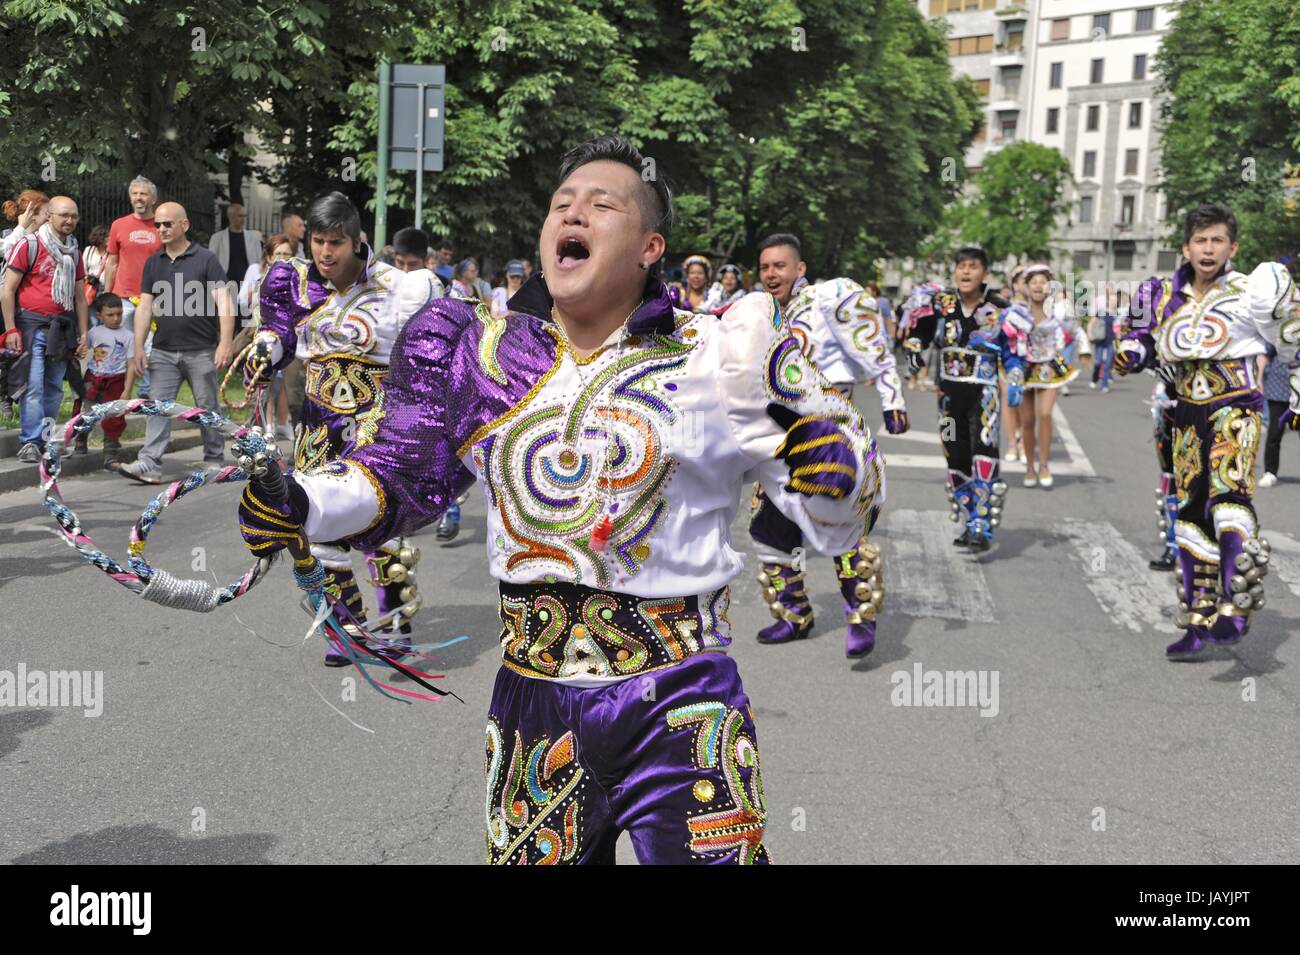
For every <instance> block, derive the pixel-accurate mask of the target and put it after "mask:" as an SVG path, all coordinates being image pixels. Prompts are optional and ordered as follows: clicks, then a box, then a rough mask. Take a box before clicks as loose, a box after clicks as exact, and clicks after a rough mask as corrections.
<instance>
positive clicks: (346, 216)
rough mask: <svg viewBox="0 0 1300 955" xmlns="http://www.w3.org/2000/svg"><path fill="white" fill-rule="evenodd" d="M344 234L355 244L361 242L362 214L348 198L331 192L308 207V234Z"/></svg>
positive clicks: (317, 198) (318, 197) (313, 201)
mask: <svg viewBox="0 0 1300 955" xmlns="http://www.w3.org/2000/svg"><path fill="white" fill-rule="evenodd" d="M317 232H320V233H326V232H342V233H343V234H344V235H345V236H347V237H348V238H349V239H351V240H352V241H353V242H357V243H360V241H361V214H360V213H359V212H357V207H356V206H354V205H353V204H352V202H351V201H350V200H349V199H348V197H347V196H345V195H343V193H341V192H330V193H327V194H325V195H323V196H317V197H316V198H315V199H313V200H312V203H311V205H310V206H308V207H307V233H308V235H314V234H315V233H317Z"/></svg>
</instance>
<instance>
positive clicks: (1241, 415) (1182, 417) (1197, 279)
mask: <svg viewBox="0 0 1300 955" xmlns="http://www.w3.org/2000/svg"><path fill="white" fill-rule="evenodd" d="M1236 253H1237V220H1236V217H1235V216H1234V215H1233V214H1232V210H1230V209H1228V208H1227V207H1226V206H1219V205H1203V206H1198V207H1197V208H1196V209H1193V210H1192V211H1191V212H1190V213H1189V214H1188V216H1187V219H1186V221H1185V223H1184V226H1183V257H1184V258H1185V259H1186V262H1185V263H1184V264H1183V266H1182V267H1181V268H1180V269H1179V270H1178V271H1177V272H1176V273H1175V274H1174V276H1173V277H1172V278H1169V279H1160V278H1158V277H1152V278H1150V279H1147V280H1146V281H1145V282H1144V283H1142V285H1141V286H1140V287H1139V289H1138V292H1137V294H1136V295H1135V296H1134V297H1133V303H1132V306H1131V308H1130V313H1129V325H1130V328H1131V329H1132V331H1130V332H1129V333H1128V334H1127V335H1125V336H1124V338H1123V340H1122V341H1121V342H1120V345H1119V349H1118V354H1117V356H1116V360H1115V370H1116V371H1118V372H1119V373H1120V374H1121V375H1126V374H1128V373H1129V372H1132V371H1137V370H1139V369H1143V368H1152V367H1155V366H1156V364H1157V363H1159V362H1163V363H1164V364H1165V365H1167V366H1171V370H1172V375H1173V382H1174V391H1175V392H1176V395H1177V399H1178V404H1177V406H1176V407H1175V409H1174V441H1173V470H1174V481H1175V485H1176V491H1177V495H1178V521H1177V527H1176V536H1177V540H1178V561H1179V590H1180V596H1181V599H1182V604H1181V613H1180V615H1179V626H1180V627H1183V628H1184V631H1185V632H1184V634H1183V636H1182V637H1181V638H1180V639H1178V640H1177V641H1175V642H1174V643H1172V644H1170V645H1169V646H1168V647H1167V648H1166V650H1165V653H1166V655H1167V656H1168V657H1169V658H1170V659H1189V658H1195V657H1197V656H1198V655H1200V654H1201V653H1202V651H1204V650H1205V649H1206V648H1207V647H1210V646H1212V645H1214V644H1221V645H1222V644H1233V643H1236V642H1237V641H1238V640H1240V639H1241V638H1242V637H1243V636H1244V635H1245V634H1246V631H1247V629H1248V628H1249V626H1250V615H1251V613H1252V612H1253V611H1254V610H1257V609H1259V608H1260V607H1262V606H1263V605H1264V585H1263V577H1264V575H1265V574H1266V573H1267V571H1268V558H1269V547H1268V541H1266V540H1264V539H1263V538H1261V537H1260V536H1259V522H1258V520H1257V518H1256V516H1255V508H1254V505H1253V504H1252V502H1251V495H1252V494H1253V493H1254V490H1255V457H1256V454H1257V452H1258V450H1259V436H1260V435H1259V432H1260V425H1261V411H1262V408H1263V395H1262V394H1261V392H1260V388H1259V382H1258V380H1257V373H1256V368H1255V358H1256V356H1258V355H1263V354H1264V353H1265V352H1266V351H1267V349H1268V346H1269V344H1270V343H1272V344H1276V343H1277V341H1278V340H1279V339H1281V340H1282V341H1290V340H1292V339H1296V340H1300V306H1298V305H1297V301H1296V291H1295V284H1294V282H1293V281H1292V279H1291V276H1290V274H1289V273H1288V272H1287V270H1286V269H1285V268H1284V267H1283V266H1282V265H1280V264H1278V263H1276V262H1265V263H1263V264H1261V265H1260V266H1259V267H1258V268H1256V269H1255V271H1254V272H1253V273H1252V274H1251V275H1250V276H1246V275H1245V274H1243V273H1241V272H1236V271H1233V270H1232V262H1231V260H1232V256H1234V255H1235V254H1236ZM1292 411H1293V412H1294V409H1292Z"/></svg>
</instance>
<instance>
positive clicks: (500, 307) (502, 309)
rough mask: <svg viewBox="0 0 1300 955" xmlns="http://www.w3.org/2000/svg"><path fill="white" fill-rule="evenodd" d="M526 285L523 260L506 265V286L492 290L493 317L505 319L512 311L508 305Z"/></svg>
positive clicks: (515, 260)
mask: <svg viewBox="0 0 1300 955" xmlns="http://www.w3.org/2000/svg"><path fill="white" fill-rule="evenodd" d="M523 284H524V262H523V260H522V259H511V260H510V261H509V262H507V263H506V281H505V284H504V285H502V286H500V287H498V288H494V289H493V290H492V317H493V318H505V316H506V314H507V313H508V312H509V311H510V309H508V308H507V307H506V303H507V302H509V301H510V298H511V297H512V296H513V295H514V294H515V293H516V292H518V291H519V289H520V288H522V287H523Z"/></svg>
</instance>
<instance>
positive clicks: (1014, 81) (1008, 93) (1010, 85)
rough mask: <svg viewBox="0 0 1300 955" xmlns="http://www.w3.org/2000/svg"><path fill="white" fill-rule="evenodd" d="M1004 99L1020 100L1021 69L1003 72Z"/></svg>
mask: <svg viewBox="0 0 1300 955" xmlns="http://www.w3.org/2000/svg"><path fill="white" fill-rule="evenodd" d="M1002 98H1003V99H1019V98H1020V67H1016V68H1015V69H1009V70H1003V71H1002Z"/></svg>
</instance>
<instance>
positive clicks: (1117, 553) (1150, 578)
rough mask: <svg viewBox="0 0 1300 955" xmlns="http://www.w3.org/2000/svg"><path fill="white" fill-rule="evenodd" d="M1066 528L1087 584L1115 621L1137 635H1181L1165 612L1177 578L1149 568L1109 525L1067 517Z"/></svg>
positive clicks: (1139, 554) (1138, 553) (1172, 596)
mask: <svg viewBox="0 0 1300 955" xmlns="http://www.w3.org/2000/svg"><path fill="white" fill-rule="evenodd" d="M1063 526H1064V530H1065V534H1066V536H1067V537H1069V538H1070V540H1071V541H1072V542H1073V544H1074V551H1073V553H1072V554H1071V556H1072V557H1073V558H1074V559H1075V560H1076V561H1077V562H1078V563H1079V565H1080V566H1081V567H1082V570H1083V577H1084V583H1086V584H1087V585H1088V589H1089V590H1091V591H1092V595H1093V596H1094V597H1096V598H1097V603H1099V604H1100V605H1101V608H1102V610H1103V611H1105V612H1106V614H1107V615H1108V616H1109V617H1110V618H1111V619H1112V620H1114V621H1115V622H1116V623H1118V624H1120V625H1121V626H1125V627H1128V629H1130V630H1132V631H1133V632H1135V633H1147V632H1150V631H1151V630H1159V631H1163V632H1165V633H1177V632H1178V628H1177V627H1175V626H1174V624H1173V621H1172V620H1170V619H1169V618H1168V617H1166V616H1165V615H1164V613H1162V608H1163V607H1164V606H1166V605H1171V604H1173V603H1174V600H1175V592H1174V575H1173V574H1170V573H1168V572H1161V571H1157V570H1152V569H1151V568H1149V567H1147V561H1146V558H1144V557H1143V556H1142V554H1141V553H1140V552H1139V551H1138V549H1137V548H1136V547H1134V546H1133V545H1132V544H1130V543H1129V542H1128V541H1127V540H1125V539H1124V538H1123V536H1121V534H1120V532H1119V531H1118V530H1116V529H1115V526H1114V525H1113V524H1111V523H1109V522H1100V523H1096V522H1088V521H1081V520H1078V519H1076V518H1066V519H1065V523H1064V525H1063Z"/></svg>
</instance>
